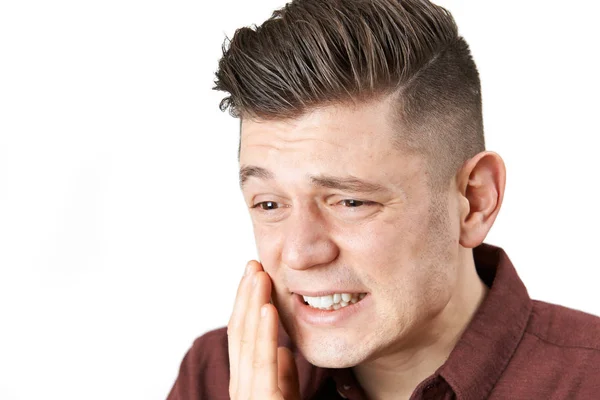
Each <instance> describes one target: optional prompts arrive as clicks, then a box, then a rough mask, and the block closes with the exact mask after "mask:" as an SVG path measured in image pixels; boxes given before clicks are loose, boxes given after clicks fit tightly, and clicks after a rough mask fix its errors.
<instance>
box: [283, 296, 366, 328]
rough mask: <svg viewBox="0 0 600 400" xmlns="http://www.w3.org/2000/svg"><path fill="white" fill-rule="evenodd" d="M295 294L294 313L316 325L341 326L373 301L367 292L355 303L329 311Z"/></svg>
mask: <svg viewBox="0 0 600 400" xmlns="http://www.w3.org/2000/svg"><path fill="white" fill-rule="evenodd" d="M293 296H294V297H295V299H294V304H293V310H294V315H296V316H297V317H298V318H299V319H300V320H302V321H304V322H305V323H307V324H309V325H314V326H339V325H340V324H344V323H345V322H347V321H349V320H351V319H352V318H353V317H355V316H356V315H357V314H358V313H360V312H361V311H362V310H363V309H364V308H365V307H367V306H368V305H369V303H370V302H371V296H370V295H368V294H367V295H366V296H365V297H364V298H363V299H362V300H360V301H357V302H356V303H354V304H349V305H347V306H346V307H342V308H339V309H337V310H331V311H327V310H319V309H318V308H314V307H311V306H309V305H307V304H304V299H303V298H302V296H300V295H298V294H293Z"/></svg>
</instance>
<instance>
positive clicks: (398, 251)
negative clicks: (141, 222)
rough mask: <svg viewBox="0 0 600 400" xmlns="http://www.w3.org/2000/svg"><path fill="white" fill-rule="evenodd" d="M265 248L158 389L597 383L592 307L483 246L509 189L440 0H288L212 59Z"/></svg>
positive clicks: (519, 388) (189, 394)
mask: <svg viewBox="0 0 600 400" xmlns="http://www.w3.org/2000/svg"><path fill="white" fill-rule="evenodd" d="M216 89H218V90H223V91H226V92H228V93H229V96H228V97H227V98H225V99H224V100H223V102H222V103H221V108H222V109H223V110H225V109H229V110H230V112H231V113H232V115H234V116H236V117H239V118H240V120H241V137H240V153H239V158H240V183H241V187H242V192H243V195H244V199H245V201H246V203H247V205H248V207H249V210H250V214H251V218H252V222H253V226H254V233H255V239H256V243H257V247H258V253H259V258H260V262H257V261H251V262H250V263H249V264H248V266H247V269H246V274H245V276H244V277H243V278H242V280H241V282H240V286H239V289H238V292H237V298H236V301H235V306H234V309H233V312H232V314H231V318H230V321H229V324H228V327H227V329H225V328H223V329H220V330H216V331H213V332H209V333H207V334H205V335H203V336H202V337H200V338H199V339H197V340H196V341H195V343H194V345H193V347H192V349H190V351H189V352H188V354H187V355H186V356H185V358H184V360H183V362H182V365H181V369H180V373H179V377H178V378H177V381H176V382H175V384H174V386H173V389H172V391H171V393H170V395H169V399H228V398H232V399H286V400H288V399H336V398H349V399H409V398H410V399H455V398H456V399H487V398H490V399H593V398H600V380H599V378H600V376H599V375H600V319H598V318H597V317H595V316H592V315H588V314H585V313H582V312H579V311H575V310H570V309H567V308H564V307H560V306H556V305H551V304H547V303H543V302H539V301H534V300H531V299H530V298H529V296H528V294H527V290H526V288H525V287H524V285H523V283H522V282H521V280H520V279H519V277H518V275H517V273H516V272H515V269H514V268H513V266H512V264H511V262H510V260H509V259H508V257H507V255H506V254H505V253H504V251H503V250H502V249H500V248H498V247H493V246H490V245H487V244H483V241H484V239H485V237H486V235H487V233H488V231H489V230H490V228H491V227H492V224H493V223H494V220H495V219H496V216H497V215H498V212H499V210H500V206H501V204H502V199H503V195H504V187H505V167H504V163H503V161H502V159H501V157H500V156H499V155H497V154H495V153H493V152H489V151H486V150H485V145H484V139H483V123H482V112H481V94H480V82H479V76H478V73H477V69H476V66H475V64H474V62H473V60H472V58H471V55H470V51H469V48H468V45H467V44H466V42H465V41H464V40H463V38H461V37H460V36H459V35H458V33H457V27H456V25H455V23H454V20H453V19H452V17H451V15H450V14H449V13H448V12H447V11H445V10H444V9H442V8H440V7H437V6H435V5H433V4H431V3H429V2H427V1H419V0H400V1H399V0H371V1H365V0H362V1H361V0H354V1H351V0H332V1H322V0H296V1H293V2H292V3H290V4H288V5H287V6H286V7H285V8H283V9H281V10H279V11H276V12H275V13H274V15H273V16H272V18H270V19H269V20H267V21H266V22H265V23H263V24H262V25H261V26H259V27H257V28H256V29H250V28H242V29H239V30H237V31H236V33H235V35H234V37H233V38H232V40H231V42H230V43H229V46H228V48H226V49H225V51H224V55H223V58H222V59H221V61H220V63H219V70H218V72H217V81H216Z"/></svg>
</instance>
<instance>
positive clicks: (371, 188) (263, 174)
mask: <svg viewBox="0 0 600 400" xmlns="http://www.w3.org/2000/svg"><path fill="white" fill-rule="evenodd" d="M251 177H255V178H258V179H262V180H273V179H275V175H274V174H273V173H272V172H271V171H269V170H268V169H265V168H262V167H257V166H254V165H245V166H242V168H240V188H241V189H242V190H243V189H244V185H245V183H246V182H247V181H248V179H249V178H251ZM309 179H310V181H311V183H312V184H313V185H314V186H317V187H322V188H328V189H338V190H343V191H348V192H357V193H377V192H385V191H387V189H386V188H385V187H384V186H382V185H380V184H377V183H374V182H368V181H365V180H362V179H358V178H355V177H352V176H348V177H337V176H331V175H310V176H309Z"/></svg>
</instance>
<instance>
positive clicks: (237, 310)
mask: <svg viewBox="0 0 600 400" xmlns="http://www.w3.org/2000/svg"><path fill="white" fill-rule="evenodd" d="M261 270H262V267H261V265H260V264H259V263H258V262H256V261H250V262H249V263H248V265H247V268H246V273H245V275H244V277H243V278H242V280H241V282H240V284H239V286H238V290H237V295H236V298H235V303H234V306H233V311H232V313H231V318H230V319H229V323H228V324H227V340H228V348H229V373H230V379H229V395H230V396H231V397H232V398H234V394H235V393H237V383H238V364H239V354H240V343H241V341H242V333H243V328H244V320H245V316H246V310H247V307H248V304H249V298H250V295H251V292H252V277H253V276H254V274H255V273H256V272H258V271H261Z"/></svg>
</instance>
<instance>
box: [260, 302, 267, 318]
mask: <svg viewBox="0 0 600 400" xmlns="http://www.w3.org/2000/svg"><path fill="white" fill-rule="evenodd" d="M260 316H261V317H263V318H264V317H266V316H267V306H266V305H264V306H262V307H261V308H260Z"/></svg>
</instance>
